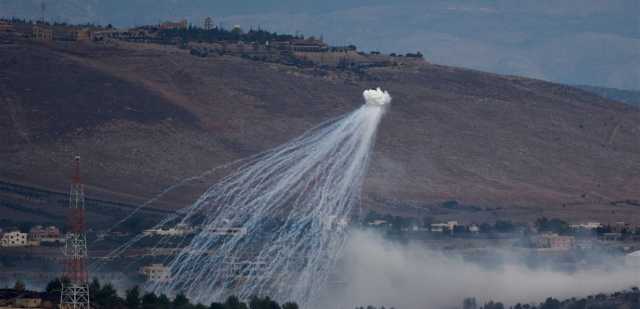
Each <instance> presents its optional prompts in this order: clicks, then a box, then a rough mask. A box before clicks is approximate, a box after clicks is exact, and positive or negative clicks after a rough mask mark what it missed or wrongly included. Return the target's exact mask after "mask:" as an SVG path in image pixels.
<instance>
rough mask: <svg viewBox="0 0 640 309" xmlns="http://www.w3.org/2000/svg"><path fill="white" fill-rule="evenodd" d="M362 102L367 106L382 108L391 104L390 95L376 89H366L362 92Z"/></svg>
mask: <svg viewBox="0 0 640 309" xmlns="http://www.w3.org/2000/svg"><path fill="white" fill-rule="evenodd" d="M362 96H363V97H364V101H365V102H366V103H367V104H369V105H377V106H384V105H387V104H389V103H391V95H390V94H389V93H388V92H387V91H383V90H382V89H380V87H378V88H377V89H368V90H365V91H363V92H362Z"/></svg>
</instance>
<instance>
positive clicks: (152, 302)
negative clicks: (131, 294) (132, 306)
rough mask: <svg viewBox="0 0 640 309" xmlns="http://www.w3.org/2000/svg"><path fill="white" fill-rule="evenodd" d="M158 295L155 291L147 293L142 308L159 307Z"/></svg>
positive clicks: (143, 298) (154, 308) (155, 308)
mask: <svg viewBox="0 0 640 309" xmlns="http://www.w3.org/2000/svg"><path fill="white" fill-rule="evenodd" d="M157 305H158V296H156V294H153V293H145V294H144V296H142V309H157V308H158V307H157Z"/></svg>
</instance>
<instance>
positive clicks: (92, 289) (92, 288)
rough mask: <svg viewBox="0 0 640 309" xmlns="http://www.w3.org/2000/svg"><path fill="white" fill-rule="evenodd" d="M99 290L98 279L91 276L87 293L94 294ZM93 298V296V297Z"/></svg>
mask: <svg viewBox="0 0 640 309" xmlns="http://www.w3.org/2000/svg"><path fill="white" fill-rule="evenodd" d="M99 291H100V281H99V280H98V278H93V280H91V283H90V284H89V295H96V294H98V292H99ZM93 298H95V297H93Z"/></svg>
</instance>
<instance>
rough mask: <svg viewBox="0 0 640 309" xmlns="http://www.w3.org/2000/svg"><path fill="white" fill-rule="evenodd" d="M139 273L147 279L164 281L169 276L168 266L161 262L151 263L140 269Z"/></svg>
mask: <svg viewBox="0 0 640 309" xmlns="http://www.w3.org/2000/svg"><path fill="white" fill-rule="evenodd" d="M140 273H141V274H143V275H144V277H145V279H146V280H147V281H151V282H166V281H169V278H170V270H169V267H166V266H164V265H162V264H151V265H147V266H144V267H142V268H141V269H140Z"/></svg>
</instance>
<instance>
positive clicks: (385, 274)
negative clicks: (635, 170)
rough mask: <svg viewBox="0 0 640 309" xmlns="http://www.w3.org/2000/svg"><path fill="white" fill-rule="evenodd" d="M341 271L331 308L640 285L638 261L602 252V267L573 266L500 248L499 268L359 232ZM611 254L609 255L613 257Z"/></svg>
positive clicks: (418, 305) (445, 303) (411, 308)
mask: <svg viewBox="0 0 640 309" xmlns="http://www.w3.org/2000/svg"><path fill="white" fill-rule="evenodd" d="M346 248H347V249H346V253H345V259H344V264H343V265H341V267H340V269H339V271H340V273H341V274H342V275H343V277H344V281H345V282H346V285H345V286H341V287H340V288H336V289H335V290H334V291H332V292H330V296H327V297H326V299H327V300H328V301H327V302H328V303H329V305H327V306H328V307H327V308H329V307H331V308H355V307H356V306H362V305H364V306H366V305H376V306H381V305H384V306H386V307H387V308H389V307H392V306H393V307H395V308H398V309H436V308H459V307H460V306H461V305H462V301H463V299H464V298H465V297H475V298H476V299H477V300H478V302H479V303H483V302H486V301H488V300H494V301H501V302H503V303H505V304H507V305H514V304H516V303H518V302H519V303H539V302H542V301H544V300H545V299H546V298H547V297H554V298H558V299H565V298H571V297H585V296H587V295H592V294H598V293H610V292H614V291H620V290H623V289H628V288H630V287H631V286H638V285H640V272H639V270H638V268H637V267H635V268H634V267H633V266H632V265H630V264H625V263H624V261H620V260H615V261H612V260H607V259H605V258H604V257H602V267H598V268H597V269H593V268H591V269H588V270H587V269H584V270H577V271H574V272H571V273H569V272H564V271H559V270H554V269H553V268H552V267H551V265H549V267H541V268H536V269H533V268H530V267H528V266H527V265H526V264H525V262H524V261H522V260H521V259H519V258H516V255H517V254H515V252H502V253H498V254H496V255H497V256H498V258H497V260H501V261H502V262H500V263H498V264H499V265H498V266H493V267H489V266H482V265H480V264H478V263H475V262H469V261H465V260H464V259H463V257H462V255H460V254H458V253H447V252H442V251H434V250H429V249H427V248H426V247H425V245H424V244H408V245H407V244H399V243H398V242H391V241H388V240H385V239H383V238H382V237H381V236H380V235H378V234H376V233H373V232H362V231H356V232H354V233H352V234H351V237H350V240H349V241H348V242H347V245H346ZM609 258H610V256H609Z"/></svg>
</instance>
